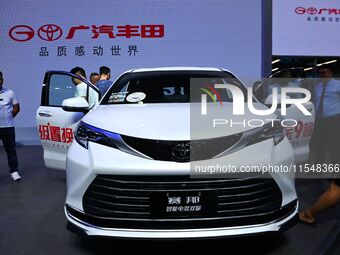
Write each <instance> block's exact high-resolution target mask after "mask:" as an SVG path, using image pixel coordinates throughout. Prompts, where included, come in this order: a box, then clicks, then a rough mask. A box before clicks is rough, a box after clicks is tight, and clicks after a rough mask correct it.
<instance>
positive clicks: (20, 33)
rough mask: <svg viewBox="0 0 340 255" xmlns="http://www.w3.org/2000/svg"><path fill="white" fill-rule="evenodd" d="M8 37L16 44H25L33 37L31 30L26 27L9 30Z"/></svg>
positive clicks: (20, 26)
mask: <svg viewBox="0 0 340 255" xmlns="http://www.w3.org/2000/svg"><path fill="white" fill-rule="evenodd" d="M9 36H10V37H11V38H12V40H14V41H17V42H26V41H28V40H31V39H32V38H33V36H34V30H33V28H31V27H29V26H26V25H18V26H15V27H12V29H11V30H9Z"/></svg>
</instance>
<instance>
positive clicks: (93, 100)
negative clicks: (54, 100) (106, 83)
mask: <svg viewBox="0 0 340 255" xmlns="http://www.w3.org/2000/svg"><path fill="white" fill-rule="evenodd" d="M70 73H72V74H76V75H78V76H80V77H82V78H84V79H86V73H85V70H84V69H83V68H81V67H79V66H77V67H75V68H73V69H72V70H71V71H70ZM73 83H74V85H76V91H75V95H74V96H75V97H84V98H85V99H87V87H88V86H87V84H86V83H85V82H82V81H81V80H79V79H76V78H74V79H73ZM98 99H99V97H98V94H97V93H96V92H95V91H94V90H93V89H92V88H91V87H89V97H88V103H89V107H90V109H91V108H93V107H94V106H95V105H97V103H98Z"/></svg>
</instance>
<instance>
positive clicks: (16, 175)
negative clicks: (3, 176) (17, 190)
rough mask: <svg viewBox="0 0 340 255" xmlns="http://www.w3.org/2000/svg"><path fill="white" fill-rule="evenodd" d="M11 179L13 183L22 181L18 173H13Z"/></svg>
mask: <svg viewBox="0 0 340 255" xmlns="http://www.w3.org/2000/svg"><path fill="white" fill-rule="evenodd" d="M11 178H12V180H13V181H19V180H21V177H20V175H19V173H18V171H15V172H13V173H11Z"/></svg>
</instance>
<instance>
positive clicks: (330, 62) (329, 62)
mask: <svg viewBox="0 0 340 255" xmlns="http://www.w3.org/2000/svg"><path fill="white" fill-rule="evenodd" d="M335 62H338V60H336V59H334V60H331V61H327V62H323V63H320V64H317V65H316V66H322V65H328V64H332V63H335Z"/></svg>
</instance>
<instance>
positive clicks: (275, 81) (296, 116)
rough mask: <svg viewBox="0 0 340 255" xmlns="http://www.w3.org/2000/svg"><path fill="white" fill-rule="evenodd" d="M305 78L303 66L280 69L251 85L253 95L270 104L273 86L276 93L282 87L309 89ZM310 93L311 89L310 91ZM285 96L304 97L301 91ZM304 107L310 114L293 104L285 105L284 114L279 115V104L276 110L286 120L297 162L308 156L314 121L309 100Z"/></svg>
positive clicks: (288, 136) (288, 134)
mask: <svg viewBox="0 0 340 255" xmlns="http://www.w3.org/2000/svg"><path fill="white" fill-rule="evenodd" d="M308 82H309V81H308V80H307V79H306V78H305V73H304V70H303V68H289V69H284V70H281V71H279V72H277V73H275V74H273V75H271V76H270V77H269V78H268V79H266V80H265V81H263V82H262V83H258V84H257V85H256V86H254V87H253V94H254V96H255V97H256V98H257V99H258V100H259V101H260V102H262V103H264V104H266V105H268V106H269V107H270V105H271V95H272V92H273V88H277V89H278V93H279V94H280V91H281V89H282V88H284V87H296V88H304V89H308V90H310V84H308ZM310 92H311V93H312V91H310ZM287 97H289V98H291V99H298V98H304V97H305V95H304V94H303V93H288V94H287ZM303 105H304V107H305V108H306V109H307V110H308V111H309V112H310V113H311V115H305V114H304V113H303V112H301V111H300V110H299V108H298V107H297V106H296V105H294V104H291V105H287V114H286V116H281V115H280V112H281V111H280V104H279V107H278V110H277V114H278V116H281V117H282V119H285V120H286V125H287V126H293V125H294V124H295V126H294V127H285V128H284V130H285V134H286V136H287V138H288V139H289V141H290V143H291V144H292V146H293V148H294V154H295V161H296V163H297V164H301V163H304V162H305V161H307V160H308V158H309V143H310V140H311V136H312V133H313V127H314V121H315V109H314V105H313V103H312V102H311V101H309V102H307V103H305V104H303Z"/></svg>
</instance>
